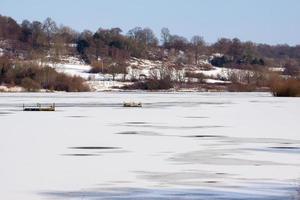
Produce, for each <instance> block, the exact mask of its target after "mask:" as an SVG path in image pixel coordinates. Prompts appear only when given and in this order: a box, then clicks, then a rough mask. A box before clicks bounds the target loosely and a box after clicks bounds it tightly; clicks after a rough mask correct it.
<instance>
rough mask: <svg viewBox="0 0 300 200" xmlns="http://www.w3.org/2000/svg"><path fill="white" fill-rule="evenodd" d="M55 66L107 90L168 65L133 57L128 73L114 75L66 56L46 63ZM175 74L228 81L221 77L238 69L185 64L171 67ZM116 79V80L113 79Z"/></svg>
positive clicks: (212, 80) (144, 76) (92, 85)
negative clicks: (96, 70)
mask: <svg viewBox="0 0 300 200" xmlns="http://www.w3.org/2000/svg"><path fill="white" fill-rule="evenodd" d="M201 62H202V63H203V64H207V65H208V64H209V62H208V61H207V60H203V61H201ZM45 65H49V66H51V67H53V68H54V69H55V70H56V71H58V72H62V73H65V74H67V75H70V76H79V77H82V78H83V79H85V80H86V81H87V83H88V84H89V86H90V88H91V89H92V90H93V91H107V90H118V88H120V87H123V86H125V85H130V84H132V81H131V80H133V79H135V80H138V79H141V78H149V77H151V75H153V73H157V74H159V73H160V69H161V68H162V66H165V65H168V64H166V63H163V62H162V61H152V60H146V59H138V58H131V59H130V60H129V61H128V62H127V65H128V66H127V70H126V71H127V74H125V75H124V74H116V75H115V77H113V76H112V75H111V74H101V73H96V74H93V73H90V72H89V71H90V70H91V68H92V67H91V66H90V65H87V64H85V63H84V62H83V61H82V60H81V59H79V58H76V57H65V58H62V59H61V62H60V63H55V64H54V63H45ZM171 69H172V70H173V74H174V79H176V77H175V75H178V74H180V75H181V76H184V74H185V73H186V72H192V73H202V74H204V75H205V76H207V77H209V78H207V79H206V82H207V83H226V81H223V80H220V79H226V78H227V76H228V73H230V72H231V71H236V70H233V69H225V68H218V67H213V66H211V68H210V70H207V69H199V67H196V66H183V67H182V68H180V69H175V68H171ZM113 79H114V80H113Z"/></svg>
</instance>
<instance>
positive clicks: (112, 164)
mask: <svg viewBox="0 0 300 200" xmlns="http://www.w3.org/2000/svg"><path fill="white" fill-rule="evenodd" d="M123 101H141V102H143V103H144V107H143V108H134V109H130V108H129V109H128V108H123V107H122V103H123ZM299 101H300V99H299V98H273V97H271V96H270V95H269V94H266V93H146V92H144V93H134V92H128V93H127V92H126V93H125V92H124V93H46V94H45V93H42V94H41V93H32V94H30V93H19V94H6V93H5V94H0V120H1V121H0V123H1V132H0V157H1V159H2V160H1V165H0V177H1V179H0V187H1V190H0V194H1V197H2V198H3V199H13V200H14V199H24V200H27V199H28V200H31V199H54V198H55V199H82V196H84V199H134V198H135V199H145V198H146V199H147V198H148V199H176V198H177V199H209V198H208V197H210V199H216V198H217V199H250V197H251V198H252V199H282V198H283V197H285V198H287V199H289V198H290V197H292V195H293V193H294V188H295V187H296V186H297V183H298V178H299V176H300V172H299V171H300V170H299V166H300V160H299V149H300V135H299V134H298V118H297V116H298V113H299V111H300V108H299ZM37 102H39V103H57V105H58V108H57V109H58V110H57V112H54V113H25V112H22V111H21V105H22V104H23V103H37ZM93 188H100V189H93ZM101 188H102V189H101ZM103 188H104V189H103ZM105 188H108V189H105ZM116 193H118V194H120V193H121V195H118V194H116Z"/></svg>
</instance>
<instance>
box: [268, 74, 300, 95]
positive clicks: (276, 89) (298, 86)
mask: <svg viewBox="0 0 300 200" xmlns="http://www.w3.org/2000/svg"><path fill="white" fill-rule="evenodd" d="M270 89H271V92H272V94H273V96H276V97H300V80H297V79H294V78H288V79H283V78H276V79H273V80H272V81H271V85H270Z"/></svg>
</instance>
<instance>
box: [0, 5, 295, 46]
mask: <svg viewBox="0 0 300 200" xmlns="http://www.w3.org/2000/svg"><path fill="white" fill-rule="evenodd" d="M0 14H1V15H6V16H11V17H13V18H14V19H16V20H17V21H18V22H21V21H22V20H23V19H29V20H39V21H43V20H44V19H45V18H46V17H51V18H52V19H54V20H55V21H56V22H57V23H58V24H64V25H68V26H70V27H72V28H74V29H75V30H78V31H82V30H84V29H89V30H92V31H95V30H97V29H98V28H99V27H103V28H111V27H120V28H121V29H122V30H123V31H124V32H125V33H126V32H127V31H128V30H129V29H131V28H133V27H135V26H141V27H150V28H152V29H153V30H154V31H155V32H156V33H157V36H158V37H160V29H161V28H162V27H168V28H169V29H170V31H171V33H172V34H178V35H182V36H185V37H187V38H190V37H191V36H193V35H202V36H203V37H204V38H205V40H206V41H208V42H215V41H216V40H217V39H218V38H220V37H228V38H234V37H238V38H240V39H241V40H243V41H247V40H252V41H254V42H260V43H268V44H279V43H280V44H285V43H286V44H290V45H296V44H300V0H0Z"/></svg>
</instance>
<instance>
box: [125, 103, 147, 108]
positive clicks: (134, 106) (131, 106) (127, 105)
mask: <svg viewBox="0 0 300 200" xmlns="http://www.w3.org/2000/svg"><path fill="white" fill-rule="evenodd" d="M123 107H129V108H140V107H143V105H142V103H141V102H124V103H123Z"/></svg>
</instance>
